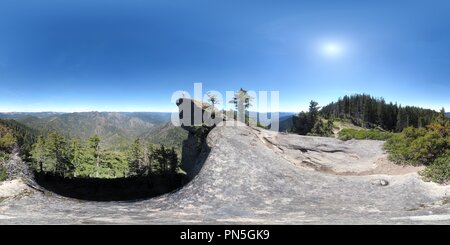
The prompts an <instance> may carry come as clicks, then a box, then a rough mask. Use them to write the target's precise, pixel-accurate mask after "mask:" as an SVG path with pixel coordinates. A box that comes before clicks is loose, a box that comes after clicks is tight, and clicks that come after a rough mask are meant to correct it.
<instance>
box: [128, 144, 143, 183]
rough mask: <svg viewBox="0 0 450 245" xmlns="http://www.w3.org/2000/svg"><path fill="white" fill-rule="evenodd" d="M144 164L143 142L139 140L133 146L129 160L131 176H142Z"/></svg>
mask: <svg viewBox="0 0 450 245" xmlns="http://www.w3.org/2000/svg"><path fill="white" fill-rule="evenodd" d="M143 163H144V153H143V150H142V144H141V140H140V139H139V138H138V139H136V140H135V141H134V143H133V145H132V146H131V150H130V153H129V158H128V168H129V174H130V175H140V174H142V168H143Z"/></svg>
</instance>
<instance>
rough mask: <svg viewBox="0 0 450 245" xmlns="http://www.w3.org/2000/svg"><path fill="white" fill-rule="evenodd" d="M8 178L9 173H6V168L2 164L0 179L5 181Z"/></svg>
mask: <svg viewBox="0 0 450 245" xmlns="http://www.w3.org/2000/svg"><path fill="white" fill-rule="evenodd" d="M6 179H8V174H7V173H6V169H5V168H3V167H2V166H0V181H5V180H6Z"/></svg>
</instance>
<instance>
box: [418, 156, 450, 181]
mask: <svg viewBox="0 0 450 245" xmlns="http://www.w3.org/2000/svg"><path fill="white" fill-rule="evenodd" d="M420 174H421V175H423V176H424V177H425V179H426V180H429V181H433V182H437V183H441V184H444V183H449V182H450V154H447V155H445V156H442V157H438V158H436V160H434V161H433V163H432V164H431V165H430V166H428V167H427V168H426V169H424V170H423V171H422V172H421V173H420Z"/></svg>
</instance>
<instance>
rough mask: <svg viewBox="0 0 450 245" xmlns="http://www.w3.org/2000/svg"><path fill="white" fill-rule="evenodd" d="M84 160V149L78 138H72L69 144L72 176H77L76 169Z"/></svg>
mask: <svg viewBox="0 0 450 245" xmlns="http://www.w3.org/2000/svg"><path fill="white" fill-rule="evenodd" d="M84 161H85V156H84V149H83V147H82V146H81V143H80V140H79V139H73V140H72V143H71V145H70V162H71V163H72V164H73V168H74V169H73V176H74V177H77V174H78V172H77V171H78V170H79V169H80V168H81V165H82V164H83V163H84Z"/></svg>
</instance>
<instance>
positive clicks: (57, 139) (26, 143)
mask: <svg viewBox="0 0 450 245" xmlns="http://www.w3.org/2000/svg"><path fill="white" fill-rule="evenodd" d="M169 132H170V131H169ZM161 141H163V140H161ZM16 149H17V150H19V152H18V153H20V156H21V157H22V159H23V160H24V161H27V162H30V163H31V166H32V168H33V169H34V170H35V171H36V172H38V173H41V174H51V175H54V176H58V177H63V178H72V177H76V178H123V177H133V176H150V175H153V176H154V175H159V176H166V175H180V174H181V175H182V174H183V171H182V170H181V169H180V168H179V157H178V156H179V155H180V154H181V149H180V148H178V147H177V148H176V147H174V146H172V147H169V148H166V147H165V146H164V145H163V144H153V143H148V142H145V141H143V140H141V139H139V138H136V139H135V140H134V142H132V143H131V144H130V145H129V146H128V147H127V148H125V149H122V148H121V149H120V150H110V149H106V148H105V149H104V148H103V147H102V142H101V138H100V137H99V136H97V135H93V136H91V137H89V138H88V139H87V140H81V139H78V138H67V137H65V136H63V135H62V134H59V133H57V132H46V131H38V130H36V129H33V128H30V127H27V126H25V125H23V124H21V123H19V122H17V121H15V120H12V119H0V162H4V161H8V160H9V158H10V156H11V154H12V153H13V151H14V150H16ZM0 175H1V177H2V179H5V178H6V174H5V170H4V169H3V168H0Z"/></svg>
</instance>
